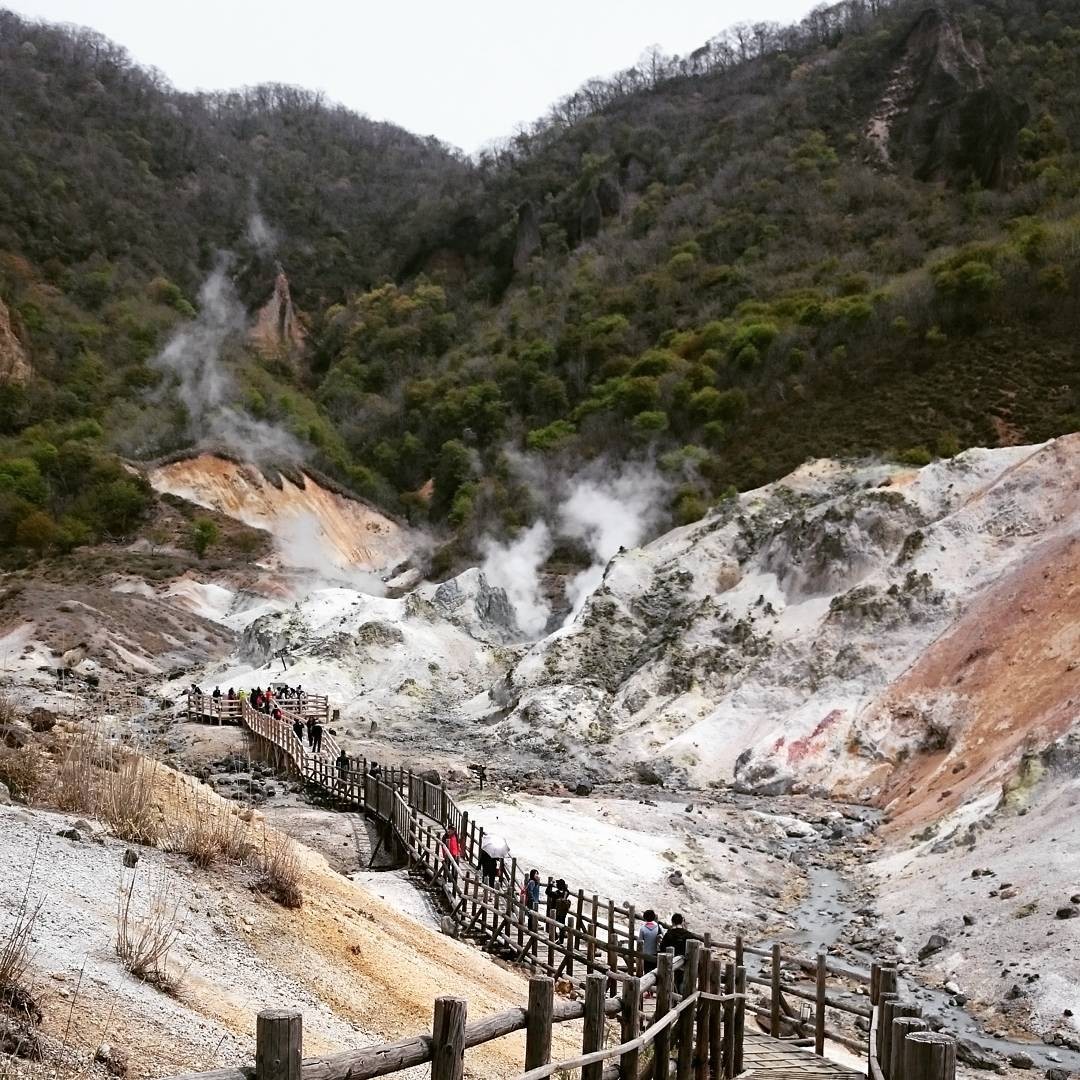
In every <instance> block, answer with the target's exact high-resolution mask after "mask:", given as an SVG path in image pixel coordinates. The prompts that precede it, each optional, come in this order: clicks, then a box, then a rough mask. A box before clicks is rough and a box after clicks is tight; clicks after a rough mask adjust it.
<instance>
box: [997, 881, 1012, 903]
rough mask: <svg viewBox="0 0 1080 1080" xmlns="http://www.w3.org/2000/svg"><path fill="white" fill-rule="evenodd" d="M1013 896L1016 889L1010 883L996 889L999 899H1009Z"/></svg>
mask: <svg viewBox="0 0 1080 1080" xmlns="http://www.w3.org/2000/svg"><path fill="white" fill-rule="evenodd" d="M1014 896H1016V889H1014V888H1013V887H1012V886H1011V885H1006V886H1004V888H1002V889H999V890H998V899H999V900H1011V899H1012V898H1013V897H1014Z"/></svg>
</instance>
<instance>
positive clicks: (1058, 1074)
mask: <svg viewBox="0 0 1080 1080" xmlns="http://www.w3.org/2000/svg"><path fill="white" fill-rule="evenodd" d="M1046 1080H1069V1070H1068V1069H1059V1068H1057V1067H1055V1066H1051V1067H1050V1068H1049V1069H1047V1070H1046Z"/></svg>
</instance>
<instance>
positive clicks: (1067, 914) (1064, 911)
mask: <svg viewBox="0 0 1080 1080" xmlns="http://www.w3.org/2000/svg"><path fill="white" fill-rule="evenodd" d="M1078 915H1080V907H1074V906H1072V905H1070V906H1068V907H1059V908H1058V909H1057V911H1055V912H1054V917H1055V918H1057V919H1075V918H1076V917H1077V916H1078Z"/></svg>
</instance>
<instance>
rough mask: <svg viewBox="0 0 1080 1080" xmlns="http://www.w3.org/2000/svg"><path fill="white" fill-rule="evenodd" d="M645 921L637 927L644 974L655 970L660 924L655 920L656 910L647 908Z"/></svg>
mask: <svg viewBox="0 0 1080 1080" xmlns="http://www.w3.org/2000/svg"><path fill="white" fill-rule="evenodd" d="M644 919H645V921H644V922H643V923H642V924H641V925H640V926H639V927H638V932H637V939H638V942H639V943H640V944H641V959H642V963H643V965H644V968H645V970H644V974H646V975H648V974H649V972H650V971H655V970H656V948H657V945H658V943H659V941H660V924H659V923H658V922H657V921H656V912H655V911H653V909H652V908H647V909H646V910H645V915H644Z"/></svg>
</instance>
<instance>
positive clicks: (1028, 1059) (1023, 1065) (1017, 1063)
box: [1009, 1050, 1035, 1069]
mask: <svg viewBox="0 0 1080 1080" xmlns="http://www.w3.org/2000/svg"><path fill="white" fill-rule="evenodd" d="M1009 1064H1010V1065H1011V1066H1012V1067H1013V1068H1014V1069H1034V1068H1035V1059H1034V1058H1033V1057H1032V1056H1031V1055H1030V1054H1026V1053H1024V1051H1023V1050H1017V1051H1016V1052H1015V1053H1013V1054H1010V1055H1009Z"/></svg>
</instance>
